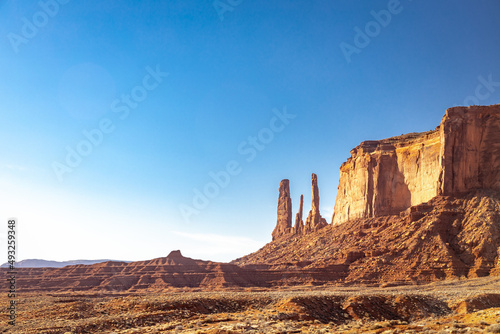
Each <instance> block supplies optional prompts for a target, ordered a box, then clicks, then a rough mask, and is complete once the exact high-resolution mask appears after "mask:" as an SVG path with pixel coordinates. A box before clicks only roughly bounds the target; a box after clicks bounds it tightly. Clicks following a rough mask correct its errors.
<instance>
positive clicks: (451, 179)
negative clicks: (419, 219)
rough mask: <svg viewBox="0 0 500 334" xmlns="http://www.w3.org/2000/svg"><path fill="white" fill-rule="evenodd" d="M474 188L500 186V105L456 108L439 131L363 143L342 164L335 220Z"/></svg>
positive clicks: (381, 213)
mask: <svg viewBox="0 0 500 334" xmlns="http://www.w3.org/2000/svg"><path fill="white" fill-rule="evenodd" d="M474 189H495V190H499V189H500V105H495V106H486V107H483V106H472V107H456V108H450V109H448V110H447V111H446V115H445V116H444V117H443V120H442V122H441V124H440V126H439V127H438V128H437V129H436V130H434V131H429V132H424V133H411V134H408V135H404V136H399V137H392V138H388V139H383V140H377V141H365V142H362V143H361V144H360V145H359V146H358V147H356V148H354V149H353V150H352V151H351V157H350V158H349V159H347V161H346V162H345V163H343V164H342V166H341V167H340V180H339V188H338V193H337V199H336V201H335V210H334V215H333V218H332V224H340V223H343V222H346V221H348V220H352V219H358V218H372V217H380V216H384V215H391V214H397V213H399V212H402V211H405V210H407V209H408V208H410V207H411V206H415V205H418V204H421V203H425V202H427V201H429V200H430V199H432V198H433V197H435V196H437V195H458V194H461V193H465V192H468V191H471V190H474Z"/></svg>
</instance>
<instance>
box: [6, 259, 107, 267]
mask: <svg viewBox="0 0 500 334" xmlns="http://www.w3.org/2000/svg"><path fill="white" fill-rule="evenodd" d="M108 261H112V260H73V261H47V260H40V259H27V260H22V261H19V262H16V264H15V266H16V268H62V267H66V266H72V265H77V264H83V265H92V264H96V263H102V262H108ZM8 267H9V263H4V264H2V265H1V266H0V268H8Z"/></svg>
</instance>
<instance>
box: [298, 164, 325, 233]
mask: <svg viewBox="0 0 500 334" xmlns="http://www.w3.org/2000/svg"><path fill="white" fill-rule="evenodd" d="M311 185H312V205H311V211H309V215H308V216H307V220H306V224H305V226H304V233H310V232H314V231H317V230H319V229H320V228H323V227H325V226H326V225H328V223H327V222H326V220H325V219H324V218H322V217H321V214H320V212H319V189H318V176H317V175H316V174H314V173H313V174H312V176H311Z"/></svg>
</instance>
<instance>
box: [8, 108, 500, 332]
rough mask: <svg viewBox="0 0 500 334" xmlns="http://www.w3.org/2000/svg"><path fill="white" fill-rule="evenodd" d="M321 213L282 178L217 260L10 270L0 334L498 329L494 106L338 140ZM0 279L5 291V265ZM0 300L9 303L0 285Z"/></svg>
mask: <svg viewBox="0 0 500 334" xmlns="http://www.w3.org/2000/svg"><path fill="white" fill-rule="evenodd" d="M340 171H341V173H340V182H339V191H338V194H337V199H336V202H335V212H334V215H333V217H332V220H331V222H330V223H328V222H327V221H326V219H325V218H323V217H322V215H321V213H320V210H319V202H320V198H319V185H318V184H319V181H318V176H317V175H316V174H312V177H311V188H312V203H311V210H310V211H309V214H308V216H307V218H306V221H305V223H304V221H303V212H304V203H303V196H301V198H300V205H299V208H298V210H297V211H298V212H297V214H296V215H295V221H294V224H293V225H292V216H293V209H292V201H291V197H290V184H291V182H290V180H288V179H284V180H283V181H282V182H281V184H280V185H279V189H278V207H277V222H276V227H275V229H274V231H273V233H272V237H273V241H272V242H270V243H269V244H267V245H265V246H264V247H263V248H261V249H260V250H258V251H256V252H254V253H252V254H249V255H247V256H244V257H242V258H238V259H235V260H234V261H232V262H230V263H221V262H212V261H203V260H196V259H192V258H189V257H185V256H183V255H182V252H181V251H180V250H173V251H171V252H170V254H168V255H167V256H166V257H162V258H156V259H153V260H149V261H136V262H130V263H129V262H117V261H107V262H103V263H97V264H92V265H70V266H65V267H63V268H18V269H16V273H15V275H16V283H15V287H16V293H17V300H18V302H17V304H16V307H17V319H16V326H9V325H6V323H7V322H8V313H2V317H3V319H2V327H1V328H0V331H1V332H5V333H44V334H56V333H57V334H59V333H60V334H68V333H200V334H201V333H207V334H209V333H212V334H231V333H385V334H389V333H500V105H492V106H470V107H455V108H450V109H448V110H447V111H446V115H445V116H444V117H443V119H442V122H441V124H440V125H439V126H438V127H437V128H436V129H435V130H432V131H429V132H424V133H412V134H408V135H402V136H399V137H393V138H388V139H384V140H379V141H367V142H363V143H361V144H360V145H359V146H358V147H356V148H354V149H353V150H351V157H350V158H349V159H347V161H346V162H345V163H344V164H342V166H341V167H340ZM0 270H1V271H2V275H3V277H4V278H3V279H2V281H1V284H0V287H1V288H2V289H3V291H8V289H9V281H8V277H9V269H8V268H2V269H0ZM0 302H1V303H2V305H8V303H9V299H8V298H7V297H6V296H5V295H3V296H2V297H1V299H0Z"/></svg>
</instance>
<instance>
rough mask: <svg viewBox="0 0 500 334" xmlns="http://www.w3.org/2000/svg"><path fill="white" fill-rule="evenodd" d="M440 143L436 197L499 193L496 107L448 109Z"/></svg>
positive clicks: (499, 131)
mask: <svg viewBox="0 0 500 334" xmlns="http://www.w3.org/2000/svg"><path fill="white" fill-rule="evenodd" d="M441 142H442V143H443V145H442V148H441V157H442V159H441V163H440V168H441V173H442V175H441V178H440V182H439V192H440V194H443V195H453V194H459V193H463V192H467V191H470V190H471V189H480V188H486V189H495V190H500V105H495V106H472V107H462V108H451V109H448V110H447V111H446V115H445V116H444V118H443V121H442V122H441Z"/></svg>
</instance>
